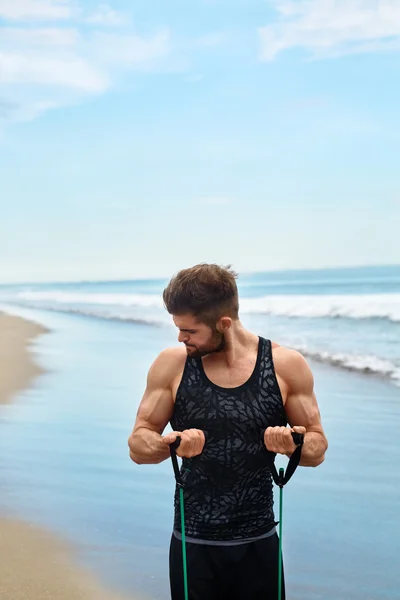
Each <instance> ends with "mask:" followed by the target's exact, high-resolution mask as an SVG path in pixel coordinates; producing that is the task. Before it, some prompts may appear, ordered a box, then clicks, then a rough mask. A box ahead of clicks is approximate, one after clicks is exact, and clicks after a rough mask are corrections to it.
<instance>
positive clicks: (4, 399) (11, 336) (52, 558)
mask: <svg viewBox="0 0 400 600" xmlns="http://www.w3.org/2000/svg"><path fill="white" fill-rule="evenodd" d="M46 332H47V330H46V329H45V328H44V327H42V326H41V325H38V324H36V323H32V322H30V321H26V320H24V319H21V318H19V317H15V316H10V315H6V314H0V404H3V405H4V404H7V403H10V402H11V401H12V400H13V399H14V398H15V397H16V395H17V394H18V392H19V391H21V390H23V389H25V388H26V387H28V386H30V385H32V384H34V382H35V380H36V378H37V377H38V376H40V375H41V374H43V373H44V370H43V369H42V368H41V367H40V366H39V365H38V364H37V363H36V362H35V357H34V354H33V353H32V352H31V351H30V346H31V344H32V342H33V341H34V340H35V339H36V338H37V337H38V336H40V335H42V334H44V333H46ZM0 435H1V432H0ZM0 466H1V456H0ZM0 556H1V560H0V598H4V600H46V599H48V600H122V597H121V596H118V595H116V594H113V593H111V592H106V591H105V590H104V589H103V588H102V586H100V585H99V584H98V583H97V582H96V581H95V579H94V578H92V576H91V575H90V574H89V573H87V572H86V571H84V570H83V569H80V568H79V567H77V566H76V565H75V564H74V560H73V548H70V547H68V545H67V544H66V543H65V542H63V541H62V540H60V539H58V538H57V537H56V536H54V535H52V534H51V533H50V532H46V531H43V530H42V529H39V528H37V527H36V526H33V525H32V524H30V523H29V522H23V521H15V520H11V519H7V518H2V519H0Z"/></svg>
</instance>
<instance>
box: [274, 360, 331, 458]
mask: <svg viewBox="0 0 400 600" xmlns="http://www.w3.org/2000/svg"><path fill="white" fill-rule="evenodd" d="M282 350H283V351H284V352H285V357H282V358H283V360H279V361H277V362H278V364H279V367H280V368H279V375H280V376H281V377H282V378H283V379H284V381H285V383H286V385H287V388H288V392H287V397H286V402H285V412H286V416H287V419H288V422H289V425H290V426H291V428H288V427H269V428H268V429H267V430H266V432H265V444H266V446H267V449H268V450H271V451H272V452H277V453H279V454H286V456H291V455H292V453H293V452H294V450H295V448H296V446H295V444H294V442H293V438H292V435H291V433H292V431H296V432H298V433H303V434H304V444H303V448H302V453H301V460H300V465H301V466H303V467H317V466H318V465H320V464H321V463H322V462H323V461H324V459H325V452H326V450H327V449H328V441H327V439H326V436H325V433H324V430H323V427H322V423H321V415H320V411H319V407H318V402H317V399H316V396H315V392H314V377H313V375H312V373H311V369H310V367H309V366H308V364H307V362H306V360H305V358H304V357H303V356H302V355H301V354H300V353H298V352H296V351H294V350H288V349H286V348H285V349H283V348H282Z"/></svg>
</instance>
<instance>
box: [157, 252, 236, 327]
mask: <svg viewBox="0 0 400 600" xmlns="http://www.w3.org/2000/svg"><path fill="white" fill-rule="evenodd" d="M236 278H237V273H235V271H233V270H232V268H231V265H227V266H226V267H221V266H219V265H216V264H205V263H202V264H199V265H195V266H194V267H191V268H190V269H183V270H182V271H179V273H177V274H176V275H174V277H173V278H172V279H171V281H170V282H169V284H168V286H167V287H166V288H165V290H164V292H163V300H164V305H165V308H166V309H167V311H168V312H169V313H170V314H171V315H184V314H191V315H193V316H194V317H195V318H196V319H197V320H198V321H201V322H202V323H205V324H206V325H208V326H210V327H214V326H215V324H216V322H217V321H218V319H220V318H221V317H224V316H226V317H231V318H232V319H235V320H236V319H238V318H239V295H238V289H237V285H236Z"/></svg>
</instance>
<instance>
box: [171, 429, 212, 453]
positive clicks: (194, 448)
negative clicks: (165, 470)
mask: <svg viewBox="0 0 400 600" xmlns="http://www.w3.org/2000/svg"><path fill="white" fill-rule="evenodd" d="M178 437H180V438H181V443H180V444H179V448H177V450H176V454H177V455H178V456H180V457H181V458H192V457H193V456H198V455H199V454H201V453H202V452H203V448H204V444H205V442H206V438H205V435H204V431H201V429H185V431H172V432H171V433H168V434H167V435H164V436H163V438H162V439H163V442H164V443H165V444H166V445H168V446H169V445H170V444H173V443H174V442H175V441H176V438H178Z"/></svg>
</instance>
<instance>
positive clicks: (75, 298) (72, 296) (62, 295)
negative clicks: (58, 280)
mask: <svg viewBox="0 0 400 600" xmlns="http://www.w3.org/2000/svg"><path fill="white" fill-rule="evenodd" d="M15 299H16V300H22V301H28V302H44V303H51V302H54V303H55V305H56V306H57V305H60V304H72V305H74V304H91V305H93V304H99V305H101V306H104V305H112V306H115V305H116V306H143V307H152V306H154V307H158V308H162V307H163V302H162V298H161V296H159V295H156V294H80V293H77V292H61V291H53V292H19V293H17V294H16V295H15Z"/></svg>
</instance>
